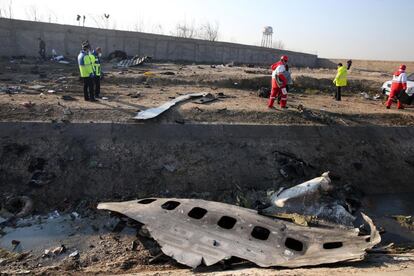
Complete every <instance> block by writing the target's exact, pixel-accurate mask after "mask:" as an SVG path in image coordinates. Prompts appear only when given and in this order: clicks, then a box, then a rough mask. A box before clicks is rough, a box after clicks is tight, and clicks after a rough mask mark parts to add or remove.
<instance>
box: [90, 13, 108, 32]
mask: <svg viewBox="0 0 414 276" xmlns="http://www.w3.org/2000/svg"><path fill="white" fill-rule="evenodd" d="M89 16H90V17H91V18H92V20H93V21H94V22H95V25H96V27H98V28H100V29H109V25H110V20H109V18H110V16H111V15H110V14H106V13H104V14H103V15H89Z"/></svg>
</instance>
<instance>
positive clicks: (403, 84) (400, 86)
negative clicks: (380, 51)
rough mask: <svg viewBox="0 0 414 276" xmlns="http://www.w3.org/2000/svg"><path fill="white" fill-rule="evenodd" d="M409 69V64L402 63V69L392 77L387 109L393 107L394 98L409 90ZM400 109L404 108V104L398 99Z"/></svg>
mask: <svg viewBox="0 0 414 276" xmlns="http://www.w3.org/2000/svg"><path fill="white" fill-rule="evenodd" d="M406 69H407V66H405V65H401V66H400V69H399V70H398V71H397V72H395V73H394V76H393V78H392V85H391V92H390V96H389V97H388V101H387V109H390V108H391V105H392V102H393V101H394V98H395V97H397V98H398V96H399V95H400V93H402V92H405V90H407V74H406V73H405V70H406ZM397 107H398V109H404V106H403V105H402V103H401V102H400V100H398V106H397Z"/></svg>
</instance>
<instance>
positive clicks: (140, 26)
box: [133, 17, 145, 32]
mask: <svg viewBox="0 0 414 276" xmlns="http://www.w3.org/2000/svg"><path fill="white" fill-rule="evenodd" d="M138 18H139V19H137V21H136V22H135V24H134V26H133V29H134V31H136V32H144V31H145V23H144V20H143V19H142V18H141V17H138Z"/></svg>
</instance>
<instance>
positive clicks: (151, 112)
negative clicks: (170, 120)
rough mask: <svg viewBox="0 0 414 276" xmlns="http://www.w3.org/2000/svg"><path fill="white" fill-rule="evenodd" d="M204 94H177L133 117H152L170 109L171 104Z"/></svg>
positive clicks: (147, 118)
mask: <svg viewBox="0 0 414 276" xmlns="http://www.w3.org/2000/svg"><path fill="white" fill-rule="evenodd" d="M204 95H205V93H194V94H187V95H182V96H179V97H177V98H175V99H174V100H172V101H169V102H166V103H164V104H163V105H161V106H159V107H154V108H150V109H147V110H145V111H141V112H139V113H138V115H137V116H135V117H134V119H136V120H149V119H153V118H155V117H157V116H158V115H160V114H161V113H164V112H165V111H167V110H168V109H170V108H171V107H172V106H174V105H176V104H177V103H179V102H183V101H186V100H189V99H191V98H198V97H203V96H204Z"/></svg>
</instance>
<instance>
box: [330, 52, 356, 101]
mask: <svg viewBox="0 0 414 276" xmlns="http://www.w3.org/2000/svg"><path fill="white" fill-rule="evenodd" d="M347 64H348V66H347V67H345V66H344V65H343V64H342V63H338V73H337V74H336V77H335V79H334V80H333V83H334V84H335V85H336V89H337V90H336V93H335V100H337V101H341V100H342V88H343V87H346V86H347V85H348V70H349V69H351V66H352V60H349V61H348V62H347Z"/></svg>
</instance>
